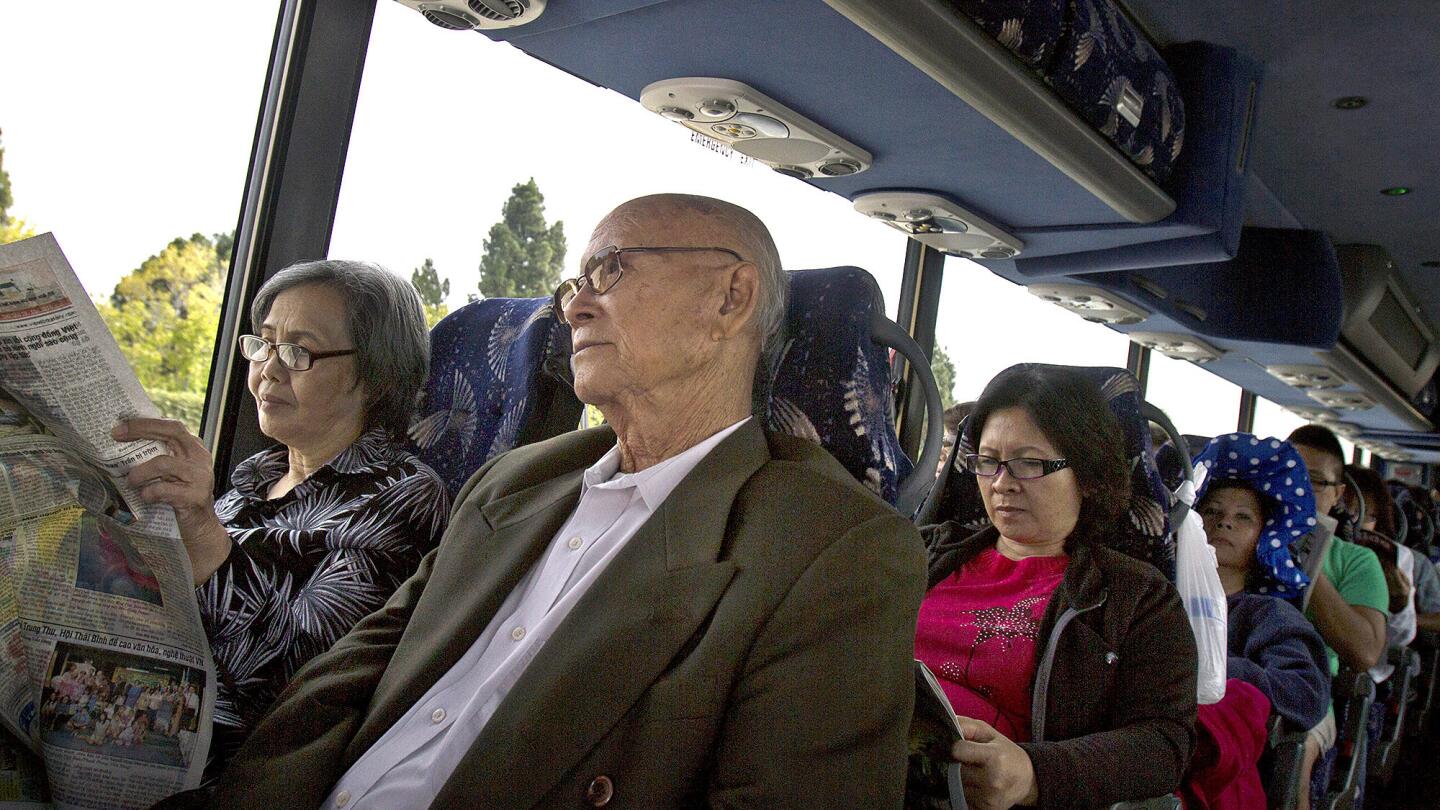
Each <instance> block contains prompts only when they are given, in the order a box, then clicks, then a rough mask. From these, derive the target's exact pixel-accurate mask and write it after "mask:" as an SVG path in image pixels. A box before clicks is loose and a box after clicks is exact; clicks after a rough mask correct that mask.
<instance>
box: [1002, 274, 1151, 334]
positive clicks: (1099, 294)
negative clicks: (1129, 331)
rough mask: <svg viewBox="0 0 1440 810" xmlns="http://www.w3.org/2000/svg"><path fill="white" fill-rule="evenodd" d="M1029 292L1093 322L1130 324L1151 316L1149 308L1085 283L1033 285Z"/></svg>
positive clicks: (1027, 289)
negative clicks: (1141, 306)
mask: <svg viewBox="0 0 1440 810" xmlns="http://www.w3.org/2000/svg"><path fill="white" fill-rule="evenodd" d="M1025 290H1026V292H1028V293H1030V294H1031V295H1034V296H1037V297H1039V298H1040V300H1041V301H1049V302H1050V303H1052V304H1054V305H1055V306H1057V307H1060V308H1061V309H1064V310H1068V311H1070V312H1073V313H1075V314H1076V315H1079V316H1080V317H1082V318H1084V319H1085V320H1087V321H1091V322H1093V323H1105V324H1117V325H1122V326H1123V325H1127V324H1134V323H1140V322H1141V321H1143V320H1145V319H1146V318H1148V317H1150V313H1149V312H1147V311H1146V310H1144V309H1142V308H1140V307H1138V306H1136V305H1135V304H1131V303H1129V302H1128V301H1121V300H1120V299H1118V298H1115V297H1112V296H1111V295H1109V294H1108V293H1105V292H1104V291H1102V290H1100V289H1098V288H1096V287H1086V286H1084V285H1082V284H1034V285H1031V286H1029V287H1026V288H1025Z"/></svg>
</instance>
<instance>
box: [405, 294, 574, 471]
mask: <svg viewBox="0 0 1440 810" xmlns="http://www.w3.org/2000/svg"><path fill="white" fill-rule="evenodd" d="M569 357H570V330H569V328H568V327H566V326H565V325H564V324H562V323H560V322H559V321H558V320H557V319H556V318H555V317H554V315H553V313H552V312H551V304H550V299H549V298H489V299H486V300H483V301H474V302H471V303H469V304H466V305H465V306H463V307H461V308H460V309H458V310H456V311H454V312H452V313H450V315H448V316H447V317H446V318H445V319H444V320H442V321H440V322H439V323H437V324H436V325H435V328H434V329H431V330H430V377H429V379H428V380H426V382H425V387H424V388H423V389H422V390H421V396H420V407H419V409H418V411H417V414H416V417H415V420H414V421H413V422H412V424H411V426H410V440H411V445H412V450H413V451H414V453H415V455H416V456H418V457H419V458H420V460H421V461H424V462H425V463H426V464H429V465H430V466H431V467H432V468H434V470H435V472H437V473H439V474H440V477H441V478H442V479H444V481H445V485H446V487H447V488H448V489H449V490H450V494H451V496H452V497H453V496H454V495H455V494H456V493H457V492H458V491H459V490H460V487H461V486H462V485H464V483H465V482H466V481H467V480H468V479H469V478H470V476H471V475H472V474H474V472H475V471H476V470H478V469H480V466H481V465H483V464H484V463H485V462H486V461H488V460H489V459H490V458H491V457H493V456H496V455H499V454H500V453H503V452H505V451H506V450H509V449H511V448H514V447H519V446H520V445H524V444H529V443H531V442H534V441H539V440H540V439H546V438H549V437H551V436H558V435H560V434H561V433H564V432H566V431H568V430H573V429H574V428H575V426H576V425H577V424H578V423H579V421H580V412H581V408H582V406H581V404H580V401H579V400H578V399H576V398H575V393H574V391H573V390H572V389H571V386H570V382H569V376H570V364H569Z"/></svg>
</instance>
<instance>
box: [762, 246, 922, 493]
mask: <svg viewBox="0 0 1440 810" xmlns="http://www.w3.org/2000/svg"><path fill="white" fill-rule="evenodd" d="M786 275H787V276H788V278H789V280H790V296H789V301H788V304H787V310H786V315H785V332H784V345H783V348H782V350H781V353H780V357H779V358H778V360H777V362H776V368H775V370H774V371H773V373H771V374H770V375H769V379H768V381H767V382H766V383H765V385H764V387H763V389H762V390H761V392H760V395H761V396H762V397H763V398H764V401H765V416H766V422H767V425H768V427H769V428H770V429H771V430H775V431H779V432H782V433H789V434H791V435H793V436H799V437H801V438H806V439H810V440H811V441H814V442H815V443H817V444H819V445H820V446H822V447H824V448H825V449H826V450H828V451H830V454H831V455H833V456H835V458H836V459H837V460H839V461H840V463H841V464H843V465H844V466H845V468H846V469H848V470H849V471H850V473H851V474H852V475H854V476H855V477H856V478H857V479H858V480H859V481H860V482H861V483H862V484H864V485H865V486H866V487H868V488H869V489H870V490H871V491H872V492H874V493H875V494H876V495H878V496H880V497H881V498H883V499H884V500H885V501H886V502H887V503H890V504H893V505H894V506H895V507H896V509H897V510H898V511H899V512H900V513H901V514H903V515H905V516H906V517H910V516H911V515H913V514H914V513H915V510H916V508H918V507H919V505H920V502H921V501H922V500H923V499H924V498H925V496H926V495H927V494H929V492H930V487H931V486H932V485H933V483H934V480H935V479H934V470H935V466H936V464H937V463H938V462H939V459H940V446H941V442H942V439H943V432H944V424H943V422H942V409H941V407H940V389H939V388H938V387H937V386H936V385H935V378H934V375H933V374H932V373H931V371H930V363H929V360H928V359H926V358H925V356H924V354H923V353H922V352H921V351H920V348H919V347H918V346H917V345H915V342H914V341H913V340H911V339H910V338H909V336H907V335H905V334H904V333H903V332H902V331H901V330H900V328H899V327H898V326H896V325H895V324H894V323H893V322H892V321H890V320H889V319H888V318H886V317H885V303H884V299H883V298H882V296H881V293H880V286H879V285H878V284H877V283H876V282H875V279H874V278H873V277H872V276H871V275H870V274H869V273H867V272H865V271H864V270H861V269H860V268H858V267H832V268H827V269H822V270H795V271H792V272H790V273H787V274H786ZM887 346H889V347H893V348H895V349H896V350H897V351H899V352H900V353H901V354H904V355H906V356H907V358H908V359H910V360H911V365H912V366H913V367H914V368H915V370H916V372H917V374H918V376H919V377H920V380H921V384H922V386H923V387H924V390H925V396H926V400H927V401H926V406H927V413H928V414H929V416H928V419H927V422H928V424H927V430H926V438H925V444H924V448H923V451H922V453H921V457H920V461H919V462H918V463H912V462H911V460H910V458H909V457H908V456H907V455H906V454H905V452H904V450H903V449H902V448H901V446H900V437H899V436H898V435H897V434H896V432H895V412H894V396H893V393H892V392H893V387H892V382H891V376H890V374H891V372H890V360H889V353H888V351H887Z"/></svg>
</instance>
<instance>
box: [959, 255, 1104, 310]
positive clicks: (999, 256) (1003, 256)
mask: <svg viewBox="0 0 1440 810" xmlns="http://www.w3.org/2000/svg"><path fill="white" fill-rule="evenodd" d="M1014 255H1015V251H1013V250H1011V249H1010V248H992V249H990V250H984V251H981V252H980V256H981V257H982V258H986V259H1008V258H1010V257H1011V256H1014ZM1104 309H1109V307H1108V306H1106V307H1104Z"/></svg>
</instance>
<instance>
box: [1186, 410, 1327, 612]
mask: <svg viewBox="0 0 1440 810" xmlns="http://www.w3.org/2000/svg"><path fill="white" fill-rule="evenodd" d="M1195 463H1196V465H1197V466H1199V467H1203V468H1204V469H1203V471H1202V478H1201V480H1200V482H1199V484H1198V486H1197V487H1196V503H1198V504H1200V505H1201V507H1203V506H1204V503H1205V500H1206V498H1207V496H1208V495H1209V494H1210V493H1211V491H1212V490H1214V489H1215V488H1216V487H1221V488H1234V487H1242V488H1245V489H1249V490H1251V491H1253V492H1254V493H1255V497H1256V499H1257V500H1258V502H1259V508H1260V509H1261V510H1262V511H1263V520H1262V521H1261V522H1260V523H1259V524H1258V525H1257V526H1256V528H1257V529H1258V535H1257V538H1256V540H1255V541H1254V543H1255V546H1254V553H1253V565H1252V564H1251V563H1252V560H1250V559H1246V560H1244V561H1240V560H1236V562H1235V564H1236V565H1239V564H1241V562H1243V563H1244V566H1245V570H1246V571H1247V572H1248V573H1247V577H1249V578H1250V579H1251V580H1252V581H1251V582H1249V583H1248V584H1247V586H1246V590H1250V591H1254V592H1256V593H1263V594H1270V595H1274V596H1279V597H1282V598H1285V599H1298V598H1299V597H1300V595H1301V594H1302V593H1303V592H1304V589H1305V587H1306V586H1308V585H1309V584H1310V580H1309V578H1307V577H1306V576H1305V572H1304V571H1302V570H1300V566H1299V565H1297V564H1296V563H1295V560H1294V558H1293V557H1291V555H1290V545H1291V544H1292V543H1294V542H1295V541H1296V540H1298V539H1299V538H1300V537H1301V536H1303V535H1304V534H1305V533H1306V532H1308V531H1310V530H1311V529H1313V528H1314V527H1315V522H1316V521H1315V496H1314V493H1313V492H1312V491H1311V489H1310V478H1309V475H1308V473H1306V471H1305V462H1304V460H1303V459H1301V458H1300V454H1299V453H1297V452H1296V451H1295V448H1293V447H1291V446H1290V444H1289V443H1288V442H1283V441H1281V440H1279V439H1261V438H1259V437H1257V436H1252V435H1250V434H1249V433H1231V434H1230V435H1228V436H1218V437H1216V438H1215V439H1212V440H1211V441H1210V443H1209V444H1207V445H1206V446H1205V449H1204V450H1202V451H1201V452H1200V455H1199V456H1197V457H1196V459H1195ZM1201 516H1202V517H1203V516H1204V511H1203V508H1202V509H1201ZM1257 517H1258V516H1257ZM1209 528H1210V525H1209V523H1208V522H1207V524H1206V531H1207V532H1208V531H1209ZM1211 544H1212V545H1214V541H1213V540H1212V541H1211ZM1230 550H1231V549H1229V548H1228V547H1226V548H1225V549H1223V550H1222V549H1221V548H1219V547H1217V548H1216V556H1217V557H1224V556H1227V555H1228V554H1229V552H1230ZM1221 567H1222V573H1223V569H1224V567H1225V566H1224V563H1222V564H1221Z"/></svg>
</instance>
